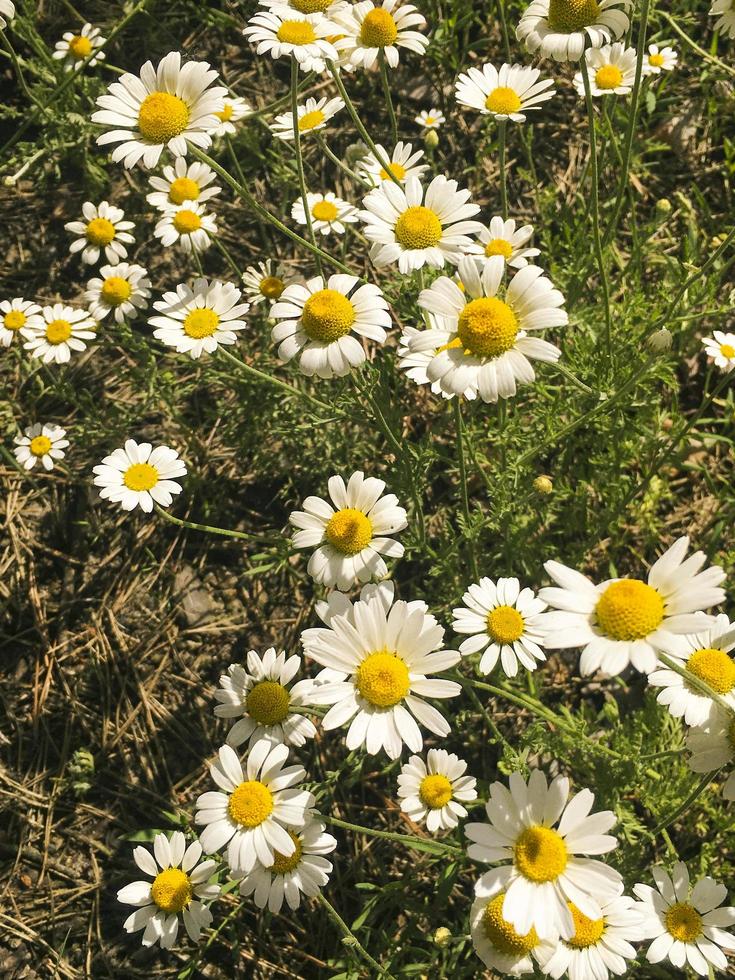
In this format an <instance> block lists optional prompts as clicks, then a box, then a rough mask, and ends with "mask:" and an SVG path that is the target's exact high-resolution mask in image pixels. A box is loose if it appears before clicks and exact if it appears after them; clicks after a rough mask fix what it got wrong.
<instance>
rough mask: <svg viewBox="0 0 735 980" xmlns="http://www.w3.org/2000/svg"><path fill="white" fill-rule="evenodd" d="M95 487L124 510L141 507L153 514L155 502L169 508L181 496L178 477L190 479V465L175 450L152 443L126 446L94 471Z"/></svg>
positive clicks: (104, 497) (131, 442)
mask: <svg viewBox="0 0 735 980" xmlns="http://www.w3.org/2000/svg"><path fill="white" fill-rule="evenodd" d="M93 472H94V473H95V474H96V476H95V478H94V485H95V486H96V487H102V489H101V490H100V497H101V498H102V499H103V500H111V501H112V503H113V504H120V506H121V507H122V509H123V510H134V509H135V508H136V507H140V509H141V510H142V511H145V513H147V514H149V513H150V512H151V511H152V510H153V504H154V502H155V503H157V504H158V505H159V506H160V507H168V506H169V505H170V504H171V501H172V500H173V498H174V496H175V495H176V494H177V493H181V485H180V484H179V483H177V482H176V480H177V478H178V477H181V476H186V464H185V463H184V461H183V459H179V454H178V453H177V452H176V450H175V449H169V447H168V446H156V448H155V449H154V448H153V446H152V445H151V444H150V443H149V442H141V443H137V442H136V441H135V440H134V439H128V440H127V441H126V442H125V448H124V449H116V450H115V451H114V452H113V453H112V454H111V455H110V456H105V458H104V459H103V460H102V462H101V463H100V464H98V465H97V466H95V467H94V470H93Z"/></svg>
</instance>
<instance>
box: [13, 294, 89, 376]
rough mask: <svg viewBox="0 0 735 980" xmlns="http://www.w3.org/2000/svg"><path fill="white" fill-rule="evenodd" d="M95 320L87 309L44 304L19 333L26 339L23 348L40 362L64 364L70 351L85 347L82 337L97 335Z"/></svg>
mask: <svg viewBox="0 0 735 980" xmlns="http://www.w3.org/2000/svg"><path fill="white" fill-rule="evenodd" d="M96 330H97V321H96V320H95V319H94V317H92V316H90V314H89V312H88V311H87V310H75V309H74V308H73V307H71V306H65V305H64V304H63V303H54V305H53V306H44V308H43V309H42V310H41V315H40V316H38V317H36V316H33V317H29V318H28V321H27V322H26V325H25V326H24V327H22V328H21V333H22V334H23V336H24V337H25V339H26V343H25V344H23V347H24V349H25V350H29V351H32V352H33V357H41V358H43V361H44V364H51V363H56V364H66V363H67V361H69V360H70V359H71V352H72V351H83V350H85V349H86V347H87V345H86V343H85V341H86V340H94V338H95V337H96V336H97V334H96Z"/></svg>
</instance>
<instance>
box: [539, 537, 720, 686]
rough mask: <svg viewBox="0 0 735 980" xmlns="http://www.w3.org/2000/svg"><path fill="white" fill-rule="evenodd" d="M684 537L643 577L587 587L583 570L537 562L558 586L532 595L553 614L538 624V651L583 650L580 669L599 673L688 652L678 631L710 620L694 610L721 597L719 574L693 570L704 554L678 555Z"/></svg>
mask: <svg viewBox="0 0 735 980" xmlns="http://www.w3.org/2000/svg"><path fill="white" fill-rule="evenodd" d="M688 548H689V538H688V537H683V538H679V539H678V541H675V542H674V544H673V545H672V546H671V547H670V548H669V549H668V550H667V551H666V552H664V554H663V555H662V556H661V557H660V558H659V559H658V560H657V561H656V562H654V564H653V565H652V566H651V569H650V571H649V573H648V580H647V581H646V582H644V581H642V580H640V579H634V578H620V579H608V580H607V581H606V582H602V583H601V584H600V585H594V583H593V582H591V581H590V579H588V578H587V577H586V576H585V575H582V574H581V573H580V572H577V571H575V570H574V569H571V568H567V566H566V565H562V564H560V563H559V562H556V561H547V562H546V564H545V565H544V568H545V569H546V571H547V573H548V575H549V577H550V578H551V579H553V581H554V582H556V584H557V585H558V586H559V588H554V587H550V588H545V589H541V591H540V592H539V598H541V599H542V600H543V601H544V602H547V603H548V604H549V606H551V607H552V609H555V610H559V611H558V612H553V613H549V616H548V618H547V621H546V625H547V633H546V649H547V650H552V649H553V650H558V649H570V648H573V647H583V648H584V649H583V651H582V656H581V659H580V662H579V668H580V672H581V673H582V674H593V673H594V672H595V671H596V670H603V671H604V672H605V673H606V674H619V673H620V672H621V671H622V670H625V668H626V667H627V666H628V664H629V663H631V664H632V665H633V666H634V667H635V668H636V670H640V671H642V672H643V673H646V674H648V673H650V672H651V671H652V670H655V668H656V664H657V660H658V658H657V651H658V650H662V651H663V652H664V653H668V654H670V655H672V656H678V657H682V656H684V655H685V653H686V651H687V650H688V649H689V646H688V643H687V639H686V634H687V633H699V632H701V631H702V629H703V628H705V627H706V626H709V625H711V623H712V621H713V620H712V617H711V616H707V617H705V618H703V616H704V614H703V612H702V610H704V609H708V608H709V607H710V606H715V605H717V604H718V603H720V602H723V601H724V598H725V591H724V589H721V588H719V585H720V583H721V582H722V581H724V578H725V572H724V570H723V569H722V568H719V567H718V566H716V565H714V566H712V567H710V568H706V569H705V570H704V571H701V569H702V567H703V565H704V564H705V562H706V561H707V558H706V556H705V555H704V554H703V553H702V552H701V551H697V552H695V554H693V555H690V556H689V558H686V553H687V550H688Z"/></svg>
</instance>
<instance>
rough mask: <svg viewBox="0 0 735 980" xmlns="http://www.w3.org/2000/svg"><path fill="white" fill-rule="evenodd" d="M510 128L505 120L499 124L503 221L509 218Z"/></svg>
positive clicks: (501, 211) (499, 163) (499, 162)
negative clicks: (507, 142) (507, 146)
mask: <svg viewBox="0 0 735 980" xmlns="http://www.w3.org/2000/svg"><path fill="white" fill-rule="evenodd" d="M507 128H508V126H507V123H506V121H505V119H501V120H500V121H499V122H498V169H499V171H500V213H501V214H502V216H503V221H506V220H507V218H508V185H507V179H506V175H505V136H506V130H507Z"/></svg>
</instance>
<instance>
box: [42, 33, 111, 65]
mask: <svg viewBox="0 0 735 980" xmlns="http://www.w3.org/2000/svg"><path fill="white" fill-rule="evenodd" d="M61 38H62V39H61V40H60V41H57V42H56V50H55V51H54V52H53V54H52V55H51V57H52V58H54V59H55V60H57V61H60V60H61V59H63V60H64V68H66V70H67V71H71V70H72V69H74V70H75V71H76V70H77V69H78V68H81V66H82V62H83V61H84V59H85V58H89V56H90V55H91V54H92V52H93V51H97V48H101V47H102V45H103V44H104V43H105V41H106V40H107V38H104V37H102V35H101V33H100V30H99V28H98V27H92V25H91V24H85V25H84V27H83V28H82V29H81V31H79V33H78V34H75V33H74V32H73V31H66V32H65V33H64V34H62V36H61ZM104 57H105V52H104V51H99V52H97V54H95V56H94V58H92V59H90V61H89V67H90V68H94V66H95V65H96V64H98V63H99V62H100V61H103V60H104Z"/></svg>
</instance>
